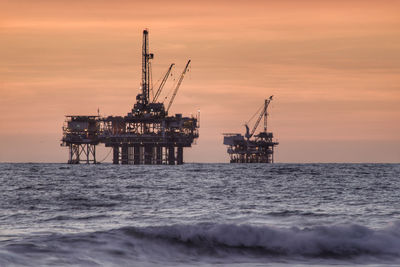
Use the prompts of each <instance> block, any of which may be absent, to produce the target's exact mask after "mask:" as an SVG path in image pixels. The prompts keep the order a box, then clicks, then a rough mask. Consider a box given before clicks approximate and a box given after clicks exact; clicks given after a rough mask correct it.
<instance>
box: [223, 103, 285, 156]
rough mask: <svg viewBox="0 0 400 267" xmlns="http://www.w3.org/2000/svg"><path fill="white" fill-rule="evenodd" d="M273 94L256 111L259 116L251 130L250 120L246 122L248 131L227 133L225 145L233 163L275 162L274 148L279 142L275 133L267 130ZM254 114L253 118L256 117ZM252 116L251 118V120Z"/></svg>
mask: <svg viewBox="0 0 400 267" xmlns="http://www.w3.org/2000/svg"><path fill="white" fill-rule="evenodd" d="M271 101H272V96H270V97H269V98H268V99H265V101H264V104H263V106H262V107H261V108H260V109H259V110H258V111H257V112H256V114H254V116H255V115H257V114H258V113H259V112H260V110H261V112H260V113H259V115H258V118H257V120H256V122H255V124H254V126H253V127H252V130H251V131H250V128H249V125H248V124H249V122H247V123H246V124H245V127H246V133H245V135H244V136H243V135H241V134H239V133H225V134H223V135H224V145H226V146H228V149H227V152H228V154H229V157H230V162H231V163H273V162H274V149H275V146H277V145H278V144H279V143H278V142H276V141H274V140H273V138H274V136H273V133H272V132H268V131H267V120H268V106H269V104H270V103H271ZM254 116H253V117H252V118H254ZM252 118H251V119H250V120H249V121H251V120H252ZM263 118H264V127H263V130H262V131H261V132H259V133H258V134H255V132H256V130H257V128H258V126H259V124H260V122H261V120H262V119H263Z"/></svg>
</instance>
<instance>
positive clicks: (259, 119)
mask: <svg viewBox="0 0 400 267" xmlns="http://www.w3.org/2000/svg"><path fill="white" fill-rule="evenodd" d="M272 97H273V96H270V97H269V98H268V99H265V102H264V108H263V109H262V111H261V113H260V115H259V116H258V118H257V121H256V123H255V124H254V127H253V129H252V130H251V132H250V133H249V128H248V126H247V124H246V125H245V126H246V138H247V139H249V138H251V137H252V136H253V135H254V133H255V131H256V130H257V127H258V125H259V124H260V121H261V119H262V118H263V117H264V132H267V116H268V112H267V109H268V106H269V103H271V101H272Z"/></svg>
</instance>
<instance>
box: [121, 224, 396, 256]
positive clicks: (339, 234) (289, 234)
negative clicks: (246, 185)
mask: <svg viewBox="0 0 400 267" xmlns="http://www.w3.org/2000/svg"><path fill="white" fill-rule="evenodd" d="M399 230H400V223H395V224H393V225H391V226H389V227H387V228H385V229H378V230H373V229H370V228H367V227H364V226H360V225H355V224H354V225H338V226H317V227H309V228H305V229H300V228H297V227H292V228H274V227H267V226H264V227H259V226H251V225H234V224H210V223H204V224H197V225H171V226H159V227H146V228H125V229H124V231H125V232H126V233H128V234H130V235H134V236H136V237H140V238H153V239H154V238H155V239H161V240H166V241H169V242H174V243H185V244H188V245H191V246H196V247H203V248H204V247H207V248H212V249H218V248H232V249H242V250H246V251H251V250H254V251H257V252H261V253H263V254H266V255H293V256H296V255H297V256H305V257H323V258H326V257H332V258H349V257H355V256H362V255H368V256H378V257H379V256H392V257H396V258H397V257H399V256H400V232H399Z"/></svg>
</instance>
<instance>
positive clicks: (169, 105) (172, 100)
mask: <svg viewBox="0 0 400 267" xmlns="http://www.w3.org/2000/svg"><path fill="white" fill-rule="evenodd" d="M190 61H191V60H190V59H189V60H188V62H187V63H186V67H185V68H184V69H183V71H182V74H181V76H180V77H179V81H178V83H177V84H176V86H175V89H174V92H173V94H172V96H171V100H170V101H169V103H168V106H167V109H166V112H167V113H168V110H169V109H170V107H171V105H172V103H173V102H174V99H175V96H176V94H177V93H178V89H179V87H180V86H181V83H182V81H183V78H184V77H185V74H186V72H187V70H188V68H189V65H190Z"/></svg>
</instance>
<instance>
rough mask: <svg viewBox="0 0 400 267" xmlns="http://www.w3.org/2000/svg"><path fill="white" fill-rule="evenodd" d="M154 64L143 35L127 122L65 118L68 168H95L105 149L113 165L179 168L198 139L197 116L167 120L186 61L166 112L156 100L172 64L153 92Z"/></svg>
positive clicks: (145, 33)
mask: <svg viewBox="0 0 400 267" xmlns="http://www.w3.org/2000/svg"><path fill="white" fill-rule="evenodd" d="M153 58H154V55H153V54H152V53H150V52H149V37H148V30H144V31H143V44H142V82H141V92H140V93H139V94H138V95H137V96H136V103H135V104H134V105H133V108H132V109H131V111H130V112H128V113H127V115H126V116H108V117H100V116H71V115H70V116H66V121H65V124H64V127H63V138H62V140H61V146H65V147H68V148H69V160H68V163H70V164H76V163H81V162H84V163H98V162H97V161H96V146H97V145H98V144H104V145H105V146H106V147H109V148H110V149H111V150H112V155H113V159H112V162H113V163H114V164H150V165H151V164H168V165H175V164H178V165H180V164H183V148H184V147H191V146H192V143H193V142H194V140H195V139H197V138H198V137H199V132H198V128H199V120H198V119H199V116H197V117H193V116H190V117H184V116H182V114H180V113H178V114H175V115H174V116H171V115H169V110H170V108H171V105H172V103H173V101H174V99H175V97H176V94H177V92H178V89H179V87H180V85H181V83H182V81H183V78H184V76H185V74H186V73H187V72H188V71H189V65H190V60H189V61H188V62H187V64H186V66H185V68H184V70H183V72H182V74H181V75H180V77H179V79H178V81H177V83H176V85H175V86H174V87H173V91H172V92H173V93H172V96H171V97H170V98H169V102H168V103H166V106H165V105H164V102H160V101H159V100H158V99H159V96H160V94H161V91H162V90H163V87H164V85H165V83H166V81H167V79H168V77H169V76H170V73H171V69H172V68H173V66H174V64H171V65H170V66H169V68H168V70H167V72H166V73H165V75H164V76H163V79H162V81H161V83H160V85H159V86H158V88H153V87H154V86H153V83H152V78H151V76H152V75H151V73H152V71H151V63H150V60H151V59H153ZM153 89H157V90H154V91H155V92H154V91H153ZM150 93H151V94H150ZM166 98H167V97H165V99H166ZM165 99H164V101H165ZM111 150H110V152H111Z"/></svg>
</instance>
